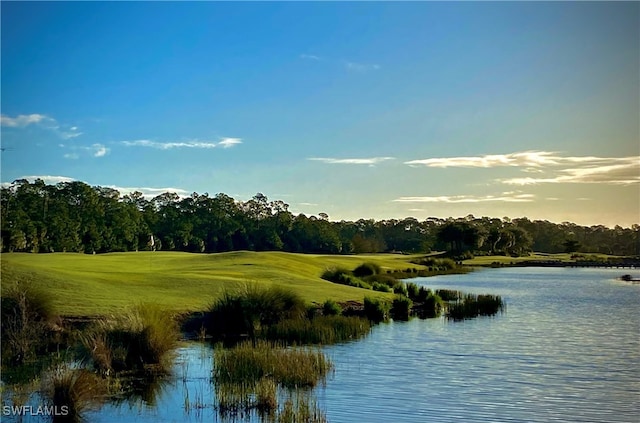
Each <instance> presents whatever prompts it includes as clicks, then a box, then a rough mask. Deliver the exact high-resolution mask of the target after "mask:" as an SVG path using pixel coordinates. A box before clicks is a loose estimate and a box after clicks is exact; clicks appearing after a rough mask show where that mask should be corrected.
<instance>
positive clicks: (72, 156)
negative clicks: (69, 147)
mask: <svg viewBox="0 0 640 423" xmlns="http://www.w3.org/2000/svg"><path fill="white" fill-rule="evenodd" d="M63 157H64V158H65V159H70V160H76V159H79V158H80V156H79V155H78V154H77V153H67V154H65V155H64V156H63Z"/></svg>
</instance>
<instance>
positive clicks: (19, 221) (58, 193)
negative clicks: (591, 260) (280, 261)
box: [0, 180, 640, 256]
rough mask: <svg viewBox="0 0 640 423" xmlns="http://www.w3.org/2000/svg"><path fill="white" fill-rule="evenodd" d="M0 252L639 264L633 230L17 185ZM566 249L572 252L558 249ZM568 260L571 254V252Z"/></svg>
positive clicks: (5, 204)
mask: <svg viewBox="0 0 640 423" xmlns="http://www.w3.org/2000/svg"><path fill="white" fill-rule="evenodd" d="M0 217H1V219H2V221H1V237H0V242H1V244H0V248H1V250H2V251H4V252H8V251H28V252H54V251H68V252H85V253H93V252H95V253H104V252H111V251H136V250H148V249H151V248H152V245H151V242H150V241H151V236H152V235H153V239H154V245H153V248H154V249H156V250H177V251H192V252H219V251H232V250H240V249H248V250H256V251H261V250H282V251H291V252H308V253H326V254H338V253H339V254H351V253H377V252H405V253H422V252H429V251H432V250H448V251H450V252H451V253H453V254H455V255H460V254H465V253H473V254H506V255H513V256H518V255H524V254H527V253H529V252H530V251H541V252H548V253H557V252H563V251H565V250H567V249H568V247H571V248H569V249H571V250H574V251H584V252H602V253H608V254H618V255H636V254H640V226H639V225H633V226H632V227H631V228H622V227H620V226H616V227H615V228H607V227H604V226H591V227H585V226H578V225H575V224H573V223H568V222H564V223H561V224H555V223H551V222H547V221H539V220H536V221H530V220H529V219H527V218H518V219H513V220H510V219H508V218H503V219H497V218H488V217H482V218H476V217H474V216H472V215H469V216H466V217H464V218H459V219H452V218H449V219H439V218H429V219H426V220H424V221H418V220H417V219H415V218H412V217H407V218H405V219H389V220H380V221H375V220H373V219H360V220H357V221H355V222H353V221H340V222H332V221H330V220H329V216H328V215H326V214H325V213H320V214H318V216H306V215H304V214H298V215H294V214H293V213H291V211H289V205H288V204H286V203H284V202H282V201H279V200H276V201H271V200H269V199H268V198H267V197H266V196H265V195H263V194H260V193H258V194H256V195H255V196H254V197H253V198H252V199H250V200H248V201H245V202H241V201H236V200H234V199H233V198H231V197H229V196H228V195H226V194H217V195H215V196H213V197H212V196H209V194H208V193H204V194H198V193H193V194H191V195H190V196H188V197H184V198H181V197H179V196H178V195H176V194H175V193H163V194H160V195H158V196H156V197H154V198H151V199H147V198H145V197H144V195H143V194H142V193H141V192H133V193H131V194H128V195H124V196H121V195H120V193H119V192H118V191H116V190H114V189H111V188H106V187H99V186H96V187H91V186H89V185H87V184H84V183H82V182H62V183H59V184H56V185H46V184H45V183H44V182H43V181H42V180H36V181H34V182H29V181H27V180H17V181H15V182H13V183H12V184H11V185H10V186H8V187H3V188H1V190H0ZM567 240H572V241H575V242H576V244H572V245H570V246H569V245H567ZM572 252H573V251H572Z"/></svg>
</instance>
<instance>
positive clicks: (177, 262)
mask: <svg viewBox="0 0 640 423" xmlns="http://www.w3.org/2000/svg"><path fill="white" fill-rule="evenodd" d="M417 257H418V256H415V255H397V254H368V255H355V256H337V255H316V254H294V253H283V252H250V251H238V252H229V253H218V254H190V253H181V252H129V253H110V254H99V255H87V254H77V253H54V254H28V253H8V254H3V255H2V258H1V260H2V282H3V286H4V285H5V283H6V282H11V281H13V280H16V279H29V280H32V281H33V282H34V283H35V284H37V285H39V286H43V287H46V290H47V292H48V294H49V295H50V297H51V299H52V302H53V304H54V306H55V307H56V309H57V310H58V311H59V313H60V314H62V315H66V316H98V315H107V314H112V313H117V312H119V311H121V310H123V309H125V308H127V307H131V306H134V305H137V304H140V303H142V302H145V303H154V304H156V305H158V306H160V307H162V308H163V309H165V310H167V311H169V312H179V313H186V312H190V311H197V310H203V309H205V308H206V307H207V306H208V305H209V304H211V302H212V301H213V300H215V299H216V298H217V297H218V296H219V295H221V294H222V292H224V291H225V290H229V289H236V288H239V287H241V286H242V285H244V284H246V283H247V282H256V283H259V284H261V285H263V286H265V287H268V286H280V287H282V288H290V289H292V290H294V291H295V292H297V293H298V294H300V295H301V296H302V298H303V299H304V300H305V301H306V302H317V303H322V302H324V301H325V300H326V299H328V298H330V299H332V300H335V301H339V302H344V301H353V300H355V301H362V291H361V290H359V289H357V288H354V287H350V286H343V285H337V284H334V283H331V282H329V281H325V280H323V279H321V278H320V275H321V274H322V273H323V271H324V270H326V269H327V268H330V267H346V268H351V269H352V268H355V267H356V266H358V265H359V264H361V263H362V262H363V261H367V262H373V263H376V264H377V265H379V266H380V267H381V268H382V269H383V270H384V271H387V270H389V271H399V270H403V269H406V268H407V267H415V265H414V264H411V263H410V261H411V260H412V259H415V258H417ZM371 295H380V296H384V295H385V294H383V293H371ZM389 298H391V296H390V295H389Z"/></svg>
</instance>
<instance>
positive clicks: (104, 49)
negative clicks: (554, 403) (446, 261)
mask: <svg viewBox="0 0 640 423" xmlns="http://www.w3.org/2000/svg"><path fill="white" fill-rule="evenodd" d="M0 6H1V14H2V53H1V54H2V80H1V82H2V92H1V100H2V101H1V108H2V109H1V112H2V127H1V129H2V133H1V135H2V147H3V148H4V151H3V152H2V182H3V183H10V182H12V181H13V180H15V179H18V178H23V177H27V178H34V177H41V178H43V179H44V180H45V181H47V182H49V183H55V182H57V181H64V180H72V179H73V180H81V181H84V182H86V183H88V184H90V185H101V186H112V187H116V188H117V189H119V190H120V191H121V192H122V193H123V194H125V193H127V192H129V191H130V190H133V189H137V190H141V191H143V192H144V193H145V194H147V195H148V196H153V195H155V194H157V193H160V192H163V191H165V190H166V189H168V188H170V189H172V190H174V191H176V192H178V193H179V194H181V195H188V194H190V193H191V192H194V191H195V192H198V193H204V192H208V193H210V194H211V195H214V194H216V193H219V192H223V193H226V194H228V195H231V196H233V197H234V198H236V199H238V200H246V199H249V198H250V197H252V196H253V195H255V194H256V193H257V192H262V193H264V194H265V195H267V196H268V197H269V198H270V199H273V200H275V199H281V200H283V201H285V202H287V203H288V204H290V209H291V210H292V211H293V212H294V213H299V212H302V213H305V214H315V215H317V214H318V213H320V212H326V213H327V214H329V216H330V218H331V219H332V220H340V219H350V220H353V219H359V218H374V219H385V218H403V217H407V216H413V217H416V218H418V219H424V218H427V217H430V216H436V217H448V216H453V217H459V216H466V215H468V214H474V215H475V216H491V217H503V216H509V217H512V218H513V217H523V216H526V217H529V218H530V219H546V220H550V221H554V222H562V221H572V222H576V223H579V224H585V225H592V224H604V225H607V226H613V225H616V224H619V225H621V226H630V225H632V224H634V223H640V189H639V188H640V134H639V132H640V124H639V116H640V100H639V96H640V94H639V93H640V26H639V25H638V20H639V19H640V4H639V3H635V2H628V3H612V2H603V3H596V2H586V3H585V2H568V3H556V2H551V3H535V2H533V3H520V2H515V3H505V2H497V3H467V2H464V3H455V2H454V3H432V2H421V3H413V2H403V3H333V2H319V3H306V2H300V3H236V2H233V3H231V2H221V3H214V2H180V3H174V2H140V3H130V2H69V3H54V2H42V3H39V2H2V4H1V5H0Z"/></svg>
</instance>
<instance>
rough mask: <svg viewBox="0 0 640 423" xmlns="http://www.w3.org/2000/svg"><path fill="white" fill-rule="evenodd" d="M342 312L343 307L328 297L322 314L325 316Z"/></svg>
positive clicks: (323, 305)
mask: <svg viewBox="0 0 640 423" xmlns="http://www.w3.org/2000/svg"><path fill="white" fill-rule="evenodd" d="M341 313H342V307H340V304H338V303H336V302H335V301H333V300H331V299H328V300H326V301H325V302H324V303H323V304H322V314H323V315H324V316H337V315H339V314H341Z"/></svg>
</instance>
